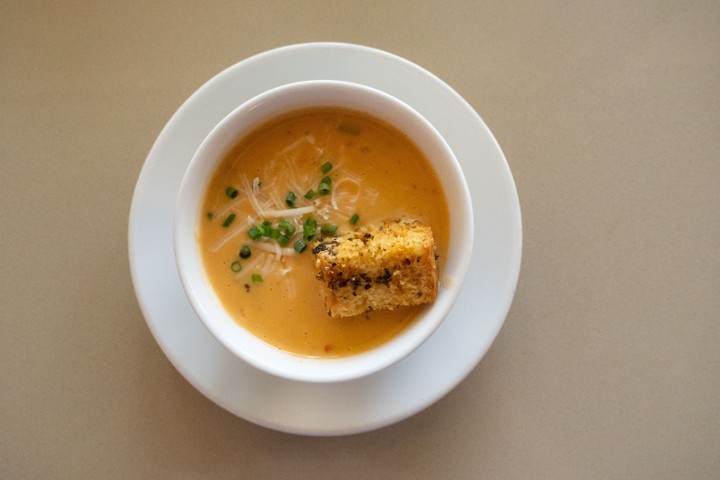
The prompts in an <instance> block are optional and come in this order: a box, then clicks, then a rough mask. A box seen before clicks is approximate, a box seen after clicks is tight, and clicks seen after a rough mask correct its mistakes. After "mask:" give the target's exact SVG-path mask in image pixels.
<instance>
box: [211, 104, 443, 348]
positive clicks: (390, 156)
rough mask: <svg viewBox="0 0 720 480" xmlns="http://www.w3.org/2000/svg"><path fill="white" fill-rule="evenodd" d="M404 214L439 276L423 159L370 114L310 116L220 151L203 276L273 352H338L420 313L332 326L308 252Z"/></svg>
mask: <svg viewBox="0 0 720 480" xmlns="http://www.w3.org/2000/svg"><path fill="white" fill-rule="evenodd" d="M403 215H404V216H407V217H410V218H414V219H418V220H420V221H422V222H423V223H425V224H427V225H430V227H431V228H432V230H433V234H434V237H435V241H436V244H437V246H438V253H439V254H440V258H439V260H438V261H439V265H440V269H441V271H442V260H443V258H444V256H445V253H446V252H447V245H448V235H449V217H448V207H447V203H446V201H445V196H444V194H443V193H442V189H441V185H440V181H439V179H438V177H437V175H436V174H435V172H434V171H433V170H432V168H431V167H430V165H429V162H428V160H427V158H426V157H424V155H423V153H422V152H421V151H420V150H419V149H418V148H417V147H416V146H415V145H414V144H413V143H412V142H411V141H410V140H409V139H408V138H407V137H406V136H405V135H404V134H402V133H401V132H400V131H398V130H397V129H395V128H394V127H392V126H390V125H388V124H386V123H384V122H382V121H380V120H378V119H375V118H373V117H370V116H368V115H365V114H362V113H358V112H352V111H348V110H340V109H327V108H326V109H312V110H303V111H299V112H295V113H292V114H289V115H286V116H284V117H281V118H278V119H276V120H274V121H272V122H270V123H268V124H266V125H264V126H262V127H260V128H258V129H256V130H255V131H253V132H252V133H250V134H249V135H248V136H246V137H244V138H242V139H241V140H240V141H239V143H238V144H237V146H236V147H235V148H233V149H232V150H231V151H230V152H229V154H228V155H227V156H226V157H225V158H224V160H223V161H222V163H221V164H220V166H219V168H218V169H217V171H216V172H215V174H214V176H213V178H212V180H211V182H210V185H209V186H208V189H207V192H206V195H205V199H204V206H203V217H202V218H201V219H200V222H199V227H198V230H197V237H198V240H199V244H200V247H201V250H202V256H203V261H204V265H205V269H206V272H207V277H208V279H209V281H210V283H211V284H212V286H213V288H214V290H215V293H216V294H217V296H218V298H219V299H220V301H221V302H222V304H223V306H224V307H225V309H226V310H227V311H228V312H229V313H230V314H231V315H232V316H233V317H234V318H235V319H236V320H237V322H238V323H239V324H240V325H241V326H243V327H244V328H246V329H247V330H249V331H250V332H252V333H253V334H255V335H256V336H257V337H259V338H261V339H263V340H264V341H265V342H267V343H268V344H270V345H273V346H275V347H277V348H280V349H282V350H286V351H289V352H293V353H296V354H300V355H307V356H315V357H328V356H330V357H332V356H345V355H351V354H354V353H358V352H362V351H365V350H367V349H370V348H372V347H374V346H377V345H379V344H381V343H383V342H385V341H387V340H389V339H390V338H392V337H393V336H394V335H396V334H398V333H399V332H400V331H402V330H403V329H404V328H406V327H407V326H408V325H409V324H410V323H412V321H413V319H414V318H415V317H416V315H417V314H418V312H420V311H421V309H422V308H423V307H403V308H399V309H396V310H393V311H375V312H371V313H367V314H363V315H358V316H355V317H349V318H342V319H333V318H330V317H329V316H328V314H327V312H326V311H325V308H324V305H323V299H322V297H321V295H320V291H319V283H318V282H319V281H318V280H316V279H315V271H314V263H313V262H314V258H313V254H312V252H311V250H312V246H313V244H314V242H315V241H317V239H318V238H320V236H325V235H332V234H337V233H342V232H347V231H350V230H353V229H356V228H360V227H362V226H363V225H366V224H372V223H379V222H381V221H383V220H385V219H388V218H399V217H401V216H403ZM313 224H315V232H314V234H313V235H312V238H309V237H310V233H312V230H313ZM252 237H256V238H252ZM298 242H303V243H304V244H305V249H304V250H303V244H302V243H298ZM243 247H246V248H244V249H243ZM248 250H249V252H250V255H249V256H248ZM298 252H300V253H298Z"/></svg>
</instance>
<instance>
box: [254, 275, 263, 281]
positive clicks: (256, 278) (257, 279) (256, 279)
mask: <svg viewBox="0 0 720 480" xmlns="http://www.w3.org/2000/svg"><path fill="white" fill-rule="evenodd" d="M252 281H253V282H262V281H263V278H262V275H260V274H259V273H253V274H252Z"/></svg>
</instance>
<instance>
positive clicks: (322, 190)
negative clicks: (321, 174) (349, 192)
mask: <svg viewBox="0 0 720 480" xmlns="http://www.w3.org/2000/svg"><path fill="white" fill-rule="evenodd" d="M318 193H319V194H320V195H327V194H328V193H330V184H329V183H324V182H320V183H319V184H318Z"/></svg>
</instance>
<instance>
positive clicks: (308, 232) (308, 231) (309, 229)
mask: <svg viewBox="0 0 720 480" xmlns="http://www.w3.org/2000/svg"><path fill="white" fill-rule="evenodd" d="M316 231H317V220H315V218H313V217H307V218H306V219H305V221H304V222H303V238H304V239H305V240H312V238H313V236H314V235H315V232H316Z"/></svg>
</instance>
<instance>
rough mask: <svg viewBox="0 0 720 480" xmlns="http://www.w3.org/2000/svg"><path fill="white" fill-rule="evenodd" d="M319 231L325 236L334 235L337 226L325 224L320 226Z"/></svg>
mask: <svg viewBox="0 0 720 480" xmlns="http://www.w3.org/2000/svg"><path fill="white" fill-rule="evenodd" d="M320 231H321V232H322V233H324V234H325V235H334V234H335V232H336V231H337V225H333V224H332V223H326V224H325V225H323V226H322V228H320Z"/></svg>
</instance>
